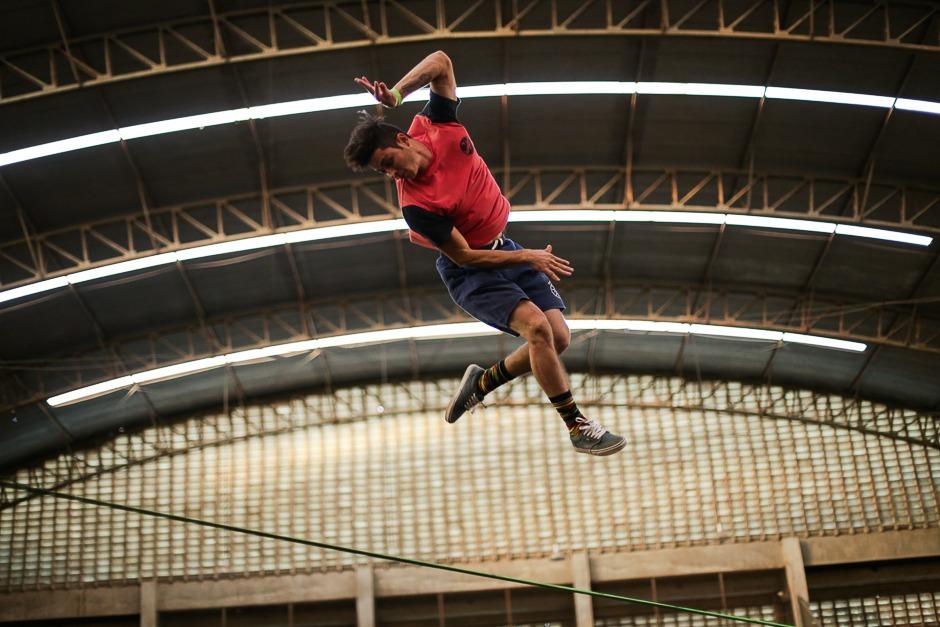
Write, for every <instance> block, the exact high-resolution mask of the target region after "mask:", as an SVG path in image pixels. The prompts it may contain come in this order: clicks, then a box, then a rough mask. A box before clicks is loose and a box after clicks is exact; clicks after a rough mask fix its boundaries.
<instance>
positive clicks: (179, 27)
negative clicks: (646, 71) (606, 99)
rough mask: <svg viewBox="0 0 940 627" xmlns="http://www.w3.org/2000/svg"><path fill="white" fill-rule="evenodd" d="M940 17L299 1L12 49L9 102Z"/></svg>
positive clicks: (596, 3) (673, 0) (761, 4)
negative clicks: (433, 53) (397, 57)
mask: <svg viewBox="0 0 940 627" xmlns="http://www.w3.org/2000/svg"><path fill="white" fill-rule="evenodd" d="M938 17H940V16H938V7H937V5H936V4H935V3H933V2H928V1H927V0H881V1H879V2H858V1H855V0H800V1H796V2H780V1H779V0H700V1H699V2H689V1H688V0H525V1H520V2H512V3H507V2H504V1H503V0H475V1H473V2H463V1H458V0H438V1H437V2H421V3H418V2H413V1H408V0H372V1H371V2H366V1H363V0H327V1H323V0H320V1H316V2H309V1H308V2H291V3H282V4H278V5H272V6H268V7H264V8H256V9H246V10H236V11H230V12H227V13H217V12H215V11H213V12H211V14H207V15H203V16H199V17H196V18H187V19H181V20H177V21H171V22H162V23H158V24H149V25H146V26H140V27H136V28H133V29H129V30H124V31H119V32H110V33H103V34H98V35H94V36H88V37H80V38H73V39H65V40H63V41H56V42H53V43H50V44H48V45H46V46H40V47H35V48H31V49H28V50H19V51H14V52H7V53H5V54H3V55H0V104H4V103H10V102H15V101H19V100H24V99H28V98H34V97H37V96H43V95H46V94H54V93H60V92H63V91H68V90H72V89H76V88H79V87H88V86H93V85H101V84H105V83H109V82H112V81H117V80H125V79H130V78H137V77H144V76H152V75H156V74H161V73H165V72H172V71H180V70H187V69H194V68H201V67H210V66H215V65H220V64H223V63H229V62H239V61H252V60H257V59H267V58H273V57H279V56H286V55H296V54H304V53H310V52H317V51H324V50H337V49H344V48H358V47H365V46H373V45H385V44H395V43H405V42H414V41H428V40H436V39H443V38H451V39H452V38H485V37H518V36H552V35H560V36H571V35H597V36H618V35H619V36H651V35H660V36H694V37H729V38H735V37H736V38H746V39H769V40H775V41H816V42H826V43H840V44H854V45H868V46H880V47H888V48H897V49H907V50H923V51H928V52H936V51H940V32H938V29H937V23H938ZM223 51H224V54H223Z"/></svg>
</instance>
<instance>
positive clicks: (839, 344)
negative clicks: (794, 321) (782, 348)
mask: <svg viewBox="0 0 940 627" xmlns="http://www.w3.org/2000/svg"><path fill="white" fill-rule="evenodd" d="M783 341H784V342H790V343H791V344H807V345H809V346H819V347H821V348H835V349H839V350H846V351H854V352H856V353H860V352H862V351H864V350H865V349H866V348H867V346H866V345H865V344H862V343H861V342H850V341H848V340H836V339H833V338H831V337H820V336H818V335H804V334H803V333H784V334H783Z"/></svg>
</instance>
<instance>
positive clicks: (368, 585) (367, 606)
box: [356, 565, 375, 627]
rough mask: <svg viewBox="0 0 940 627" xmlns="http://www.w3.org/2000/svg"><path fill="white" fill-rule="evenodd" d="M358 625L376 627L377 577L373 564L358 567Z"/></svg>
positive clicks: (358, 626) (360, 626) (359, 626)
mask: <svg viewBox="0 0 940 627" xmlns="http://www.w3.org/2000/svg"><path fill="white" fill-rule="evenodd" d="M356 625H357V627H375V577H374V575H373V573H372V566H371V565H369V566H357V567H356Z"/></svg>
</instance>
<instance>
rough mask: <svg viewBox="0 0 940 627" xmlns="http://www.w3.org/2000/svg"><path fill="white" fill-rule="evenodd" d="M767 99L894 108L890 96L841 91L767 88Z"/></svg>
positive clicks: (892, 99)
mask: <svg viewBox="0 0 940 627" xmlns="http://www.w3.org/2000/svg"><path fill="white" fill-rule="evenodd" d="M765 93H766V95H767V97H768V98H777V99H780V100H806V101H809V102H831V103H834V104H847V105H861V106H864V107H882V108H885V109H890V108H891V107H892V106H894V98H892V97H890V96H871V95H868V94H852V93H848V92H842V91H823V90H819V89H793V88H791V87H768V88H767V90H766V92H765Z"/></svg>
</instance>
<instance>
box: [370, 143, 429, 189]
mask: <svg viewBox="0 0 940 627" xmlns="http://www.w3.org/2000/svg"><path fill="white" fill-rule="evenodd" d="M397 139H398V145H397V146H387V147H385V148H376V149H375V152H373V153H372V159H370V160H369V167H371V168H372V169H373V170H375V171H376V172H381V173H382V174H384V175H385V176H388V177H391V178H395V179H413V178H415V177H416V176H418V172H419V171H420V166H421V164H422V161H421V155H420V154H419V153H418V151H417V150H415V148H414V147H413V146H412V145H411V143H412V141H413V140H411V139H410V138H409V137H408V136H407V135H405V134H404V133H401V134H399V135H398V138H397Z"/></svg>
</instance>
